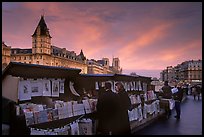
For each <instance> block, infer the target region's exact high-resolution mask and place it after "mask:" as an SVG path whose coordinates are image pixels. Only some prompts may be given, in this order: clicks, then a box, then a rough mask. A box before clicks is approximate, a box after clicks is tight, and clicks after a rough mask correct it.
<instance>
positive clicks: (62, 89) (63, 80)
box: [59, 79, 65, 93]
mask: <svg viewBox="0 0 204 137" xmlns="http://www.w3.org/2000/svg"><path fill="white" fill-rule="evenodd" d="M59 82H60V83H59V84H60V85H59V86H60V91H59V93H64V82H65V79H62V80H60V81H59Z"/></svg>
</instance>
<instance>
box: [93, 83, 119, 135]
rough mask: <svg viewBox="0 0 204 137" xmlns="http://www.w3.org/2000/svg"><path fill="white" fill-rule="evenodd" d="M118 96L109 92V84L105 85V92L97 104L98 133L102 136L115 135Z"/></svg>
mask: <svg viewBox="0 0 204 137" xmlns="http://www.w3.org/2000/svg"><path fill="white" fill-rule="evenodd" d="M118 100H119V98H118V95H117V94H116V93H114V92H112V90H111V83H109V82H106V83H105V92H104V93H102V94H101V95H100V96H99V98H98V102H97V106H96V108H97V115H98V120H99V123H98V131H99V132H100V133H99V134H103V135H114V134H117V133H116V132H117V129H118V127H117V125H116V121H117V117H116V116H117V111H118V109H119V108H118V107H119V105H118Z"/></svg>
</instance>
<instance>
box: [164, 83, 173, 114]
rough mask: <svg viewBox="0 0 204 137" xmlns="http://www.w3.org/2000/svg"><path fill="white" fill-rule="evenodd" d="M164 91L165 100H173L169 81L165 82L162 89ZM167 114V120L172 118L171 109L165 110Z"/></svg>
mask: <svg viewBox="0 0 204 137" xmlns="http://www.w3.org/2000/svg"><path fill="white" fill-rule="evenodd" d="M162 91H163V94H162V97H163V98H164V99H171V98H172V92H171V87H170V86H169V84H168V81H165V82H164V86H163V87H162ZM165 114H166V116H167V118H169V117H170V115H171V109H170V108H169V107H168V108H167V107H166V108H165Z"/></svg>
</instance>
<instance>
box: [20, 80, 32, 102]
mask: <svg viewBox="0 0 204 137" xmlns="http://www.w3.org/2000/svg"><path fill="white" fill-rule="evenodd" d="M18 99H19V100H20V101H22V100H31V87H30V81H27V80H20V81H19V84H18Z"/></svg>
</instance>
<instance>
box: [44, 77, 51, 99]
mask: <svg viewBox="0 0 204 137" xmlns="http://www.w3.org/2000/svg"><path fill="white" fill-rule="evenodd" d="M42 83H43V96H51V82H50V80H43V82H42Z"/></svg>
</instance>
